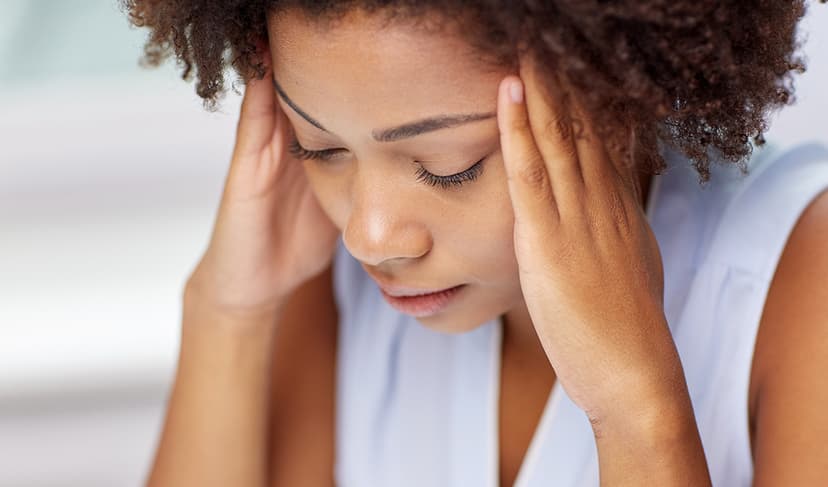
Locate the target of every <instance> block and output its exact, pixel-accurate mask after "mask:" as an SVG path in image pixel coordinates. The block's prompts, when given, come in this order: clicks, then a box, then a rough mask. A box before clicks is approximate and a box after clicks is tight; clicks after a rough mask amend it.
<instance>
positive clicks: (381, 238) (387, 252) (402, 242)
mask: <svg viewBox="0 0 828 487" xmlns="http://www.w3.org/2000/svg"><path fill="white" fill-rule="evenodd" d="M357 186H360V187H357ZM353 191H354V194H353V195H352V197H353V200H352V202H353V205H352V206H351V213H350V215H349V217H348V221H347V224H346V225H345V228H344V229H343V231H342V240H343V243H344V245H345V247H346V248H347V249H348V251H349V252H350V253H351V255H353V256H354V257H355V258H356V259H357V260H359V261H361V262H362V263H363V264H367V265H370V266H380V265H382V264H384V263H390V262H391V261H400V260H403V261H404V260H410V259H417V258H420V257H423V256H424V255H425V254H427V253H428V252H429V250H431V246H432V243H433V242H432V238H431V233H430V232H429V230H428V226H427V225H426V223H425V222H423V221H422V220H421V219H419V218H418V217H419V216H420V214H419V213H421V212H418V211H417V203H416V201H417V199H416V198H406V195H405V194H403V193H401V192H397V191H394V190H393V188H390V187H388V185H387V184H381V185H373V187H372V188H366V187H365V185H359V184H357V185H355V187H354V188H353Z"/></svg>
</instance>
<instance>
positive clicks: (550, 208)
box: [497, 76, 558, 225]
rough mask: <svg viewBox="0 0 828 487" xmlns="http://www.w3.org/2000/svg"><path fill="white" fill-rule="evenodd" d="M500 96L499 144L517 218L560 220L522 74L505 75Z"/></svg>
mask: <svg viewBox="0 0 828 487" xmlns="http://www.w3.org/2000/svg"><path fill="white" fill-rule="evenodd" d="M497 100H498V101H497V123H498V128H499V130H500V147H501V151H502V154H503V164H504V166H505V168H506V178H507V181H508V185H509V194H510V196H511V199H512V206H513V208H514V211H515V219H516V220H517V221H518V222H524V221H525V222H526V223H530V224H538V225H544V224H548V223H554V222H557V220H558V208H557V205H556V202H555V197H554V195H553V192H552V185H551V184H550V179H549V173H548V172H547V170H546V165H545V164H544V161H543V156H542V155H541V153H540V151H538V147H537V145H535V140H534V138H533V136H532V131H531V128H530V126H529V118H528V115H527V113H526V104H525V102H524V100H525V96H524V91H523V83H522V82H521V80H520V78H518V77H516V76H507V77H506V78H504V79H503V80H502V81H501V82H500V87H499V90H498V98H497Z"/></svg>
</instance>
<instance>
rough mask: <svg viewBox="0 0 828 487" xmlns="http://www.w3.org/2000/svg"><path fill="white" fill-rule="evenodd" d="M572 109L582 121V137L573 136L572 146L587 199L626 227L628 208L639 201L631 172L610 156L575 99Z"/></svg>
mask: <svg viewBox="0 0 828 487" xmlns="http://www.w3.org/2000/svg"><path fill="white" fill-rule="evenodd" d="M573 112H574V113H575V116H576V117H578V118H579V119H581V120H584V136H583V137H578V138H576V139H575V146H576V149H577V153H578V158H579V159H580V161H581V170H582V173H583V176H584V186H585V188H586V194H587V199H588V200H589V201H590V202H592V203H593V204H597V205H600V208H601V210H602V211H601V213H602V214H604V215H607V216H609V217H610V218H612V220H613V222H614V223H615V225H616V226H617V227H619V228H623V227H626V226H628V225H629V216H628V215H627V210H628V207H629V206H630V205H634V204H635V203H636V202H637V201H638V197H637V196H636V191H635V186H634V183H633V179H634V176H633V172H632V170H630V169H627V168H625V167H624V163H623V161H622V160H621V159H620V156H618V155H616V156H613V155H611V151H610V150H609V149H608V147H607V145H606V142H605V141H604V140H603V139H601V138H600V137H599V136H598V133H597V132H596V131H595V124H594V122H593V119H592V117H591V116H590V115H589V114H588V112H587V111H586V109H585V108H584V106H583V105H582V104H581V103H579V102H578V101H577V100H575V101H574V103H573Z"/></svg>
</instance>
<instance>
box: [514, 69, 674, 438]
mask: <svg viewBox="0 0 828 487" xmlns="http://www.w3.org/2000/svg"><path fill="white" fill-rule="evenodd" d="M521 66H522V67H521V71H520V76H521V78H522V80H523V84H521V82H520V81H521V80H520V79H519V78H517V77H515V76H510V77H507V78H506V79H504V80H503V81H502V82H501V85H500V93H499V98H498V100H499V101H498V123H499V127H500V132H501V148H502V151H503V159H504V163H505V166H506V172H507V176H508V184H509V192H510V195H511V199H512V205H513V208H514V212H515V233H514V241H515V252H516V256H517V261H518V265H519V269H520V282H521V287H522V291H523V295H524V298H525V300H526V304H527V307H528V309H529V313H530V315H531V317H532V321H533V323H534V326H535V329H536V331H537V334H538V336H539V337H540V340H541V343H542V345H543V347H544V350H545V352H546V355H547V356H548V358H549V361H550V362H551V364H552V366H553V368H554V369H555V372H556V375H557V378H558V380H559V381H560V382H561V385H562V386H563V387H564V389H565V390H566V392H567V395H569V396H570V398H571V399H572V400H573V401H574V402H575V403H576V404H577V405H578V406H579V407H580V408H581V409H583V410H584V411H586V412H587V414H588V415H589V416H590V419H592V420H593V423H594V424H597V423H599V422H601V421H603V420H604V419H605V417H606V416H608V415H610V414H614V413H616V412H618V413H619V414H625V413H627V412H630V411H629V410H625V409H624V408H631V409H632V410H634V409H635V408H637V407H643V406H644V405H646V404H650V403H649V402H648V401H650V400H657V401H659V402H658V403H657V406H660V405H666V404H669V401H671V400H672V397H671V396H675V394H674V393H678V394H679V395H678V396H676V397H679V398H680V399H682V400H684V399H685V398H686V397H687V395H686V384H685V382H684V376H683V372H682V369H681V364H680V361H679V358H678V354H677V352H676V349H675V344H674V343H673V340H672V336H671V335H670V332H669V329H668V326H667V321H666V318H665V316H664V311H663V303H662V301H663V286H664V284H663V275H662V272H663V271H662V264H661V256H660V253H659V249H658V244H657V242H656V240H655V236H654V234H653V232H652V230H651V229H650V226H649V225H648V222H647V220H646V216H645V214H644V212H643V210H642V208H641V203H640V201H639V196H638V191H637V190H636V187H635V183H634V181H635V180H634V178H635V176H634V173H633V171H632V170H631V169H628V168H625V167H622V166H623V164H621V163H619V162H614V159H615V158H611V157H610V155H609V154H608V151H607V149H606V148H605V145H604V143H603V142H602V141H601V140H600V139H599V138H598V137H597V136H596V135H595V133H594V132H593V131H592V130H591V125H590V123H589V120H588V117H587V116H586V114H585V112H584V110H582V109H580V108H579V107H578V105H577V100H573V109H574V112H573V113H572V117H571V118H570V117H566V116H565V113H564V107H563V103H562V99H563V97H562V96H561V95H560V91H558V90H555V91H556V92H555V93H554V95H553V96H554V98H553V97H550V96H547V95H546V94H545V92H544V91H542V87H541V86H540V83H541V81H540V80H539V78H538V75H537V74H535V73H534V71H533V68H532V64H531V62H530V61H529V60H523V61H522V63H521ZM522 86H525V88H522ZM513 93H514V95H515V96H516V97H517V98H519V99H520V101H518V102H515V101H513V97H511V96H510V95H512V94H513ZM570 120H576V122H575V123H574V124H573V123H571V122H570ZM576 125H577V126H579V128H580V127H582V128H583V130H581V132H582V134H578V135H577V136H576V131H575V130H574V127H575V126H576ZM682 390H684V391H685V392H684V393H683V394H681V391H682ZM665 396H666V397H665ZM665 401H666V402H665Z"/></svg>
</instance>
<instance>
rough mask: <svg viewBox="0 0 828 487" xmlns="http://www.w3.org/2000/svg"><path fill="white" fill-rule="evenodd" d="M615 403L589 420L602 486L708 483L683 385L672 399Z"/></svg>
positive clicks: (641, 397) (698, 439)
mask: <svg viewBox="0 0 828 487" xmlns="http://www.w3.org/2000/svg"><path fill="white" fill-rule="evenodd" d="M647 397H648V396H647V395H644V394H642V395H641V396H639V397H638V401H639V404H640V405H641V407H639V408H623V407H619V408H618V409H616V410H615V412H614V413H613V414H611V415H607V416H606V417H604V418H603V419H596V420H594V421H593V430H594V432H595V441H596V445H597V447H598V462H599V468H600V476H601V485H602V486H612V487H616V486H626V485H629V486H639V485H658V486H664V487H672V486H694V487H696V486H706V485H707V486H709V485H710V477H709V473H708V469H707V461H706V459H705V456H704V450H703V448H702V444H701V439H700V437H699V433H698V428H697V426H696V422H695V417H694V415H693V410H692V406H691V403H690V398H689V396H687V394H686V389H685V390H684V392H683V393H682V392H681V391H678V392H675V393H674V395H672V396H668V397H672V399H673V400H672V401H669V402H667V401H659V403H660V405H653V403H652V402H648V401H647Z"/></svg>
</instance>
